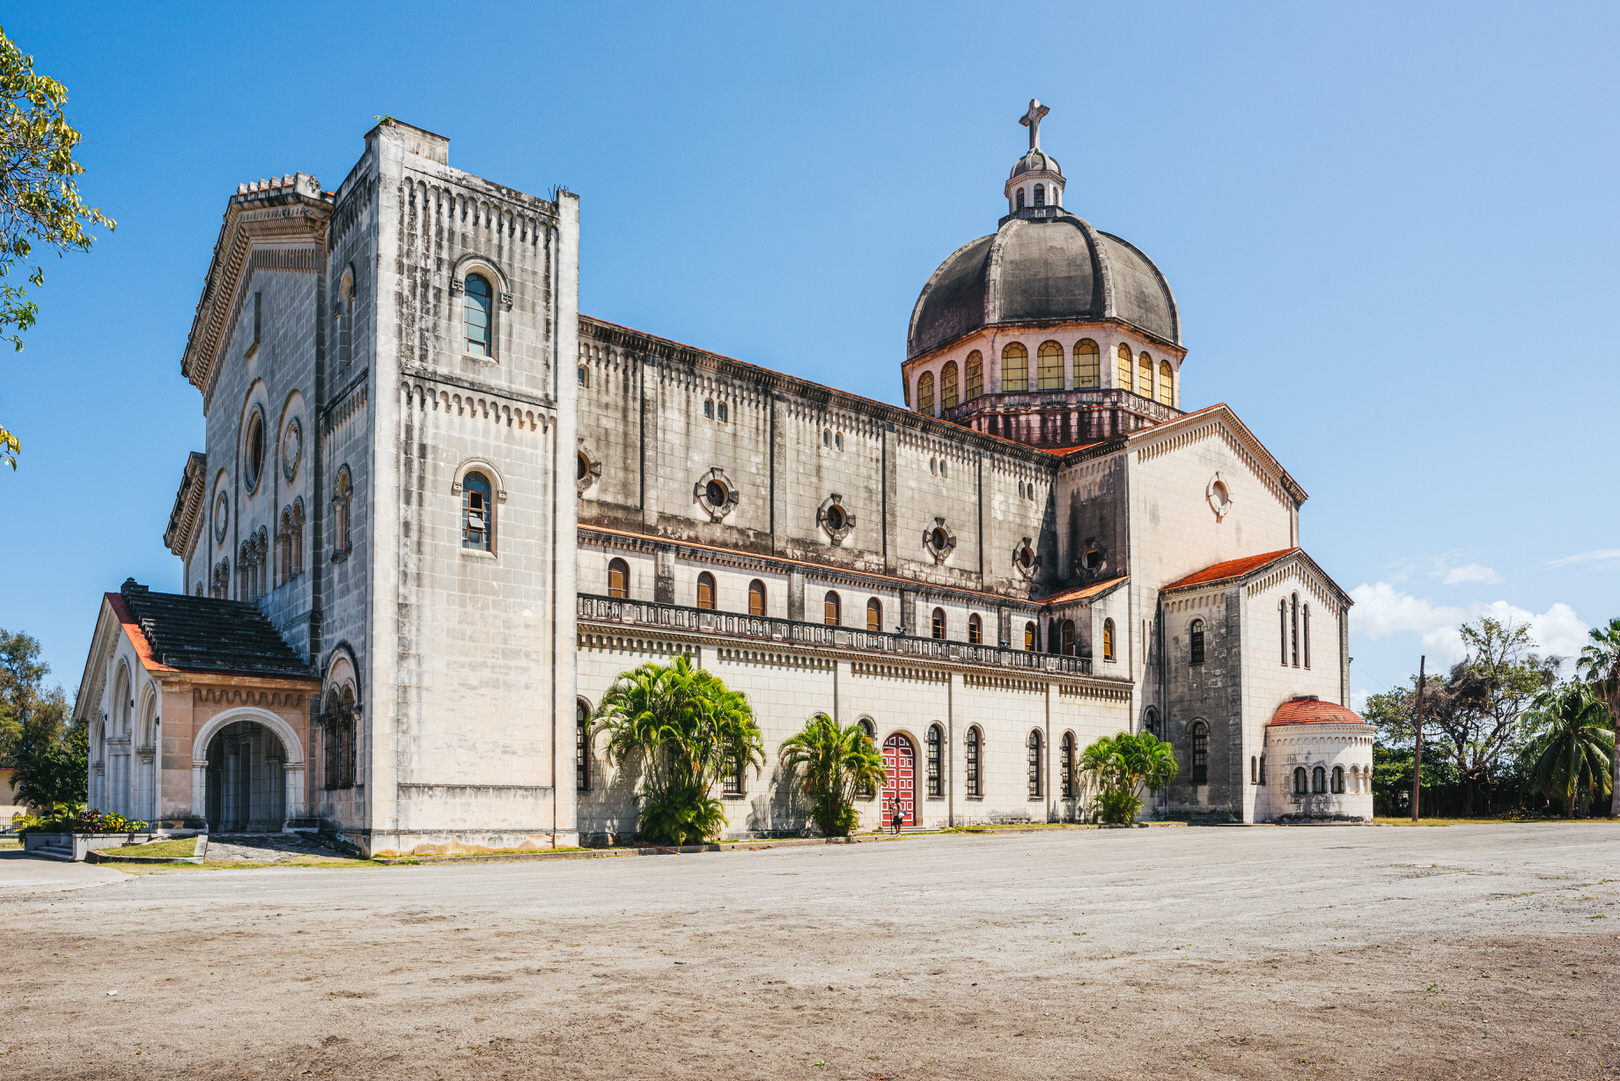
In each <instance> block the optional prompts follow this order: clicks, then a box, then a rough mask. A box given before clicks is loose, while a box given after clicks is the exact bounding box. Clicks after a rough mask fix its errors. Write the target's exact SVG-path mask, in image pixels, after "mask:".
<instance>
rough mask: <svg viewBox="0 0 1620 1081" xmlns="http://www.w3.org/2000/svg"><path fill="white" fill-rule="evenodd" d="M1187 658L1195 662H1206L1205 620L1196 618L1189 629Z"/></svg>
mask: <svg viewBox="0 0 1620 1081" xmlns="http://www.w3.org/2000/svg"><path fill="white" fill-rule="evenodd" d="M1187 654H1188V656H1187V659H1188V661H1190V662H1191V663H1193V664H1203V663H1204V621H1203V620H1201V619H1195V620H1193V621H1192V627H1191V628H1189V629H1188V631H1187Z"/></svg>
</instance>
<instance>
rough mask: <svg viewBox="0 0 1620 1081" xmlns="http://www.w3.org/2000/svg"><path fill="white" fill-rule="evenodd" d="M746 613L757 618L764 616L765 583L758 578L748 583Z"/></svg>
mask: <svg viewBox="0 0 1620 1081" xmlns="http://www.w3.org/2000/svg"><path fill="white" fill-rule="evenodd" d="M748 614H749V615H751V616H754V617H755V618H757V619H764V618H765V583H764V582H761V581H760V580H759V579H758V578H755V579H754V580H753V581H752V582H749V583H748Z"/></svg>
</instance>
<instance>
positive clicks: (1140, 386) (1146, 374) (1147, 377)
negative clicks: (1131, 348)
mask: <svg viewBox="0 0 1620 1081" xmlns="http://www.w3.org/2000/svg"><path fill="white" fill-rule="evenodd" d="M1136 393H1138V394H1140V395H1141V396H1142V397H1144V398H1151V397H1153V358H1152V357H1150V356H1148V355H1147V354H1146V353H1143V354H1142V355H1141V357H1139V358H1138V359H1137V365H1136Z"/></svg>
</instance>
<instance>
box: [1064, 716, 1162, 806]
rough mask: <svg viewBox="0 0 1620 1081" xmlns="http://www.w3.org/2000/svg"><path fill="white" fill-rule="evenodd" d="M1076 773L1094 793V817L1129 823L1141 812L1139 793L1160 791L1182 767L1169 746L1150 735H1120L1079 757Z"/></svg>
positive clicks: (1147, 733)
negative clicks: (1087, 782) (1085, 779)
mask: <svg viewBox="0 0 1620 1081" xmlns="http://www.w3.org/2000/svg"><path fill="white" fill-rule="evenodd" d="M1074 771H1075V773H1076V774H1077V775H1079V776H1082V777H1086V778H1088V779H1089V780H1090V781H1091V784H1092V785H1093V787H1095V788H1096V790H1097V796H1096V802H1095V805H1094V806H1095V809H1096V813H1097V817H1098V818H1100V819H1101V820H1102V821H1104V822H1107V823H1111V824H1129V823H1130V822H1133V821H1135V820H1136V815H1137V813H1138V812H1139V811H1141V809H1142V797H1141V796H1140V795H1138V793H1139V792H1140V791H1141V790H1142V789H1143V788H1146V789H1147V790H1148V791H1149V792H1150V793H1156V792H1159V791H1160V790H1162V789H1163V788H1164V787H1165V786H1166V785H1168V784H1169V783H1170V782H1171V781H1173V780H1175V777H1176V774H1177V773H1179V772H1180V771H1181V766H1180V765H1179V764H1178V763H1177V762H1176V754H1175V751H1174V749H1173V748H1171V746H1170V744H1168V743H1166V742H1164V741H1163V740H1161V739H1158V738H1156V737H1155V736H1154V735H1153V733H1151V732H1138V733H1136V734H1134V735H1132V734H1131V733H1128V732H1121V733H1119V734H1118V735H1116V736H1104V737H1102V738H1101V739H1099V740H1097V741H1096V742H1095V743H1093V744H1091V746H1089V747H1087V748H1086V749H1085V750H1084V751H1082V752H1081V754H1080V761H1079V762H1077V763H1075V769H1074Z"/></svg>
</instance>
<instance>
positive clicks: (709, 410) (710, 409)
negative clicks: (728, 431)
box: [703, 398, 714, 420]
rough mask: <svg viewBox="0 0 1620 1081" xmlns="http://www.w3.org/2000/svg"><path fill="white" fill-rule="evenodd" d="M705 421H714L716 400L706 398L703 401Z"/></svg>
mask: <svg viewBox="0 0 1620 1081" xmlns="http://www.w3.org/2000/svg"><path fill="white" fill-rule="evenodd" d="M703 419H704V420H713V419H714V399H713V398H705V399H703Z"/></svg>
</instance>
